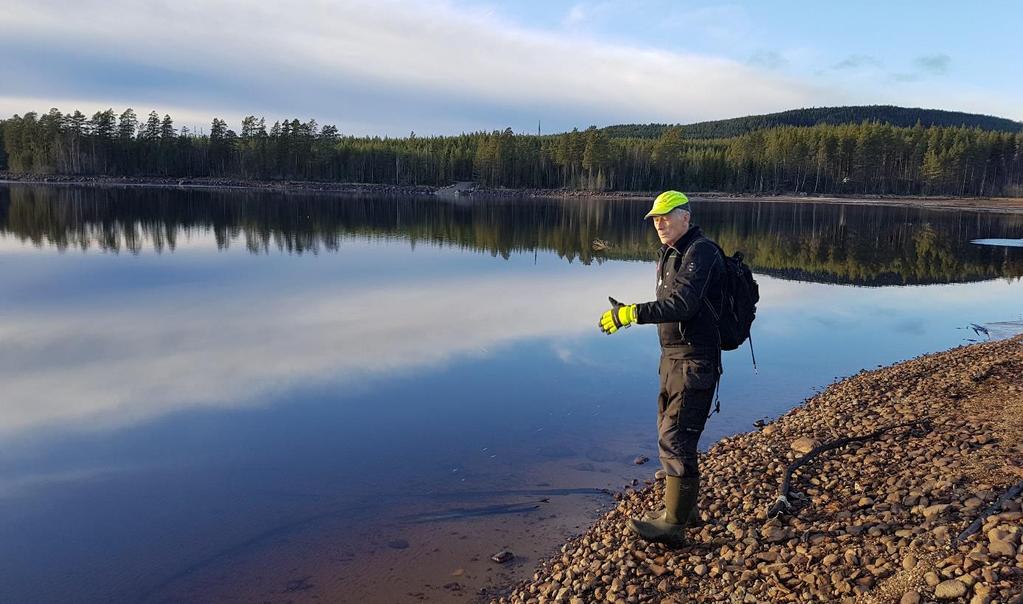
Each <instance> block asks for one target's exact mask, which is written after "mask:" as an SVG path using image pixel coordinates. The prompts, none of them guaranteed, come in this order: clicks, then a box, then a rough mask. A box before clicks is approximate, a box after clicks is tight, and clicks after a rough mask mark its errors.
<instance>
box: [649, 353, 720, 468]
mask: <svg viewBox="0 0 1023 604" xmlns="http://www.w3.org/2000/svg"><path fill="white" fill-rule="evenodd" d="M660 376H661V389H660V393H659V394H658V395H657V449H658V455H659V456H660V458H661V467H662V468H664V471H665V473H667V474H668V475H669V476H685V477H694V478H695V477H697V476H699V475H700V469H699V467H698V466H697V446H698V445H699V443H700V435H701V434H702V433H703V427H704V425H705V424H706V423H707V414H708V413H710V405H711V402H712V401H713V398H714V386H715V385H716V384H717V380H718V376H719V372H718V361H717V359H706V360H705V359H677V358H670V357H668V356H666V355H661V366H660Z"/></svg>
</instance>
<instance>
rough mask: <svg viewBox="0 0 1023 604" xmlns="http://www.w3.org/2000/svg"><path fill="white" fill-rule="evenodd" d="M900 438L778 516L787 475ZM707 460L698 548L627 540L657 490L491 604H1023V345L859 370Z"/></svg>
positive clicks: (1021, 340)
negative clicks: (829, 446)
mask: <svg viewBox="0 0 1023 604" xmlns="http://www.w3.org/2000/svg"><path fill="white" fill-rule="evenodd" d="M910 422H915V423H910ZM906 424H908V425H906ZM887 426H898V427H893V428H891V429H889V430H887V431H885V432H883V433H882V434H880V435H879V436H878V437H876V438H874V439H870V440H866V441H864V442H856V443H851V444H848V445H846V446H843V447H839V448H836V449H833V450H829V451H824V452H821V453H820V454H819V455H818V456H817V457H816V458H814V459H813V460H812V461H810V462H809V463H807V464H806V465H804V466H802V467H801V468H800V469H799V470H797V471H796V473H795V474H794V476H793V478H792V489H791V496H790V501H791V502H792V505H793V507H792V508H791V509H790V510H789V511H788V513H787V514H782V515H781V516H779V517H776V518H771V517H769V515H768V509H769V508H770V507H771V506H772V504H774V503H775V502H776V499H777V496H778V488H779V485H780V483H781V481H782V477H783V475H784V473H785V471H786V468H787V466H788V465H789V464H790V463H792V462H793V461H794V460H796V459H798V458H799V457H800V456H802V455H804V454H805V453H806V452H807V451H809V450H811V449H812V448H813V447H815V446H816V445H818V444H820V443H828V442H830V441H834V440H836V439H839V438H843V437H848V436H856V435H865V434H869V433H872V432H875V431H877V430H879V429H880V428H884V427H887ZM701 464H702V472H703V483H704V485H703V491H702V493H701V497H700V509H701V513H702V517H703V518H704V520H705V521H706V524H705V525H704V526H703V527H702V528H699V529H691V530H690V531H689V535H690V540H691V541H690V544H689V545H688V546H686V547H683V548H680V549H675V550H672V549H667V548H665V547H663V546H661V545H657V544H653V545H649V544H646V543H644V542H642V541H639V540H637V539H635V538H633V537H632V536H631V535H630V534H629V533H628V532H627V529H626V520H627V519H628V518H629V517H630V516H634V515H638V514H640V513H642V511H643V510H646V509H649V508H652V507H655V506H657V505H658V503H659V499H660V488H661V483H660V481H654V480H651V481H649V482H648V483H647V485H646V487H645V488H641V489H640V490H638V491H630V490H627V491H626V492H625V493H623V494H621V498H620V501H619V503H618V505H617V506H616V508H615V509H614V510H612V511H611V512H609V513H607V514H606V515H605V516H604V517H602V518H601V519H600V520H599V521H598V522H597V523H596V524H595V525H594V526H593V527H592V528H591V529H590V530H589V531H588V532H586V533H585V534H583V535H581V536H579V537H578V538H575V539H573V540H572V541H571V542H569V543H567V544H566V545H564V546H563V547H562V548H561V552H560V555H556V556H554V557H553V558H551V559H549V560H547V561H545V562H544V563H543V564H541V565H540V567H539V568H538V570H537V572H536V574H535V575H534V576H533V578H532V580H530V581H528V582H526V583H524V584H522V585H519V586H518V587H516V588H515V589H514V590H513V591H511V592H510V593H508V594H507V595H504V596H502V597H500V598H498V599H495V600H493V601H494V602H499V603H502V604H503V603H510V602H515V603H520V602H531V603H532V602H536V603H543V602H565V603H571V604H581V603H584V602H617V603H633V602H658V603H662V604H667V603H681V602H689V601H695V602H871V603H873V602H878V603H880V602H901V603H902V604H913V603H917V602H932V601H941V602H944V601H950V602H970V603H971V604H985V603H988V604H994V603H1012V604H1019V603H1021V602H1023V550H1021V535H1023V509H1021V505H1023V495H1021V494H1020V493H1019V492H1018V490H1016V492H1015V494H1014V495H1011V494H1012V490H1013V487H1016V486H1017V485H1020V484H1021V482H1023V336H1017V337H1015V338H1012V339H1008V340H1002V341H995V342H988V343H982V344H974V345H970V346H965V347H961V348H956V349H953V350H950V351H947V352H942V353H937V354H931V355H926V356H923V357H919V358H917V359H913V360H910V361H907V362H903V363H900V364H897V365H894V366H891V367H886V368H882V369H877V370H875V371H864V372H861V373H860V374H858V375H856V376H853V377H851V378H848V379H845V380H842V381H840V382H837V383H835V384H832V385H831V386H830V387H828V388H827V389H826V390H825V391H824V392H822V393H820V394H818V395H816V396H814V397H812V398H810V399H808V400H807V401H806V402H805V403H804V404H803V405H801V406H799V407H797V408H796V409H794V410H792V411H791V412H789V413H787V414H785V415H784V416H782V417H781V418H779V419H778V420H776V421H774V422H772V423H770V424H767V425H766V426H764V427H762V428H761V429H760V430H759V431H757V432H751V433H747V434H742V435H739V436H736V437H733V438H728V439H724V440H722V441H720V442H718V443H717V444H715V445H714V446H713V447H711V449H710V450H709V451H708V453H707V454H706V455H705V456H704V457H703V459H702V462H701ZM1010 495H1011V496H1010ZM978 520H979V522H976V521H978ZM971 524H973V525H974V527H975V528H976V529H977V530H976V531H975V532H974V533H973V534H971V535H969V536H965V537H963V538H962V539H961V540H960V539H959V537H960V534H961V533H963V532H964V531H965V530H966V529H967V528H968V527H970V526H971Z"/></svg>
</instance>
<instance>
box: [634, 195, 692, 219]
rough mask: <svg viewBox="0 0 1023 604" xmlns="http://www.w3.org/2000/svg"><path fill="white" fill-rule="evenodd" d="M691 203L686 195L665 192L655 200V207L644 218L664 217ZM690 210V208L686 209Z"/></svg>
mask: <svg viewBox="0 0 1023 604" xmlns="http://www.w3.org/2000/svg"><path fill="white" fill-rule="evenodd" d="M687 203H689V198H688V197H686V196H685V194H684V193H679V192H678V191H665V192H664V193H661V194H660V195H658V196H657V198H656V199H654V206H653V207H652V208H650V211H649V212H647V215H646V216H644V217H643V218H644V219H646V218H650V217H651V216H663V215H665V214H667V213H668V212H670V211H672V210H674V209H675V208H678V207H681V206H684V205H686V204H687ZM686 209H689V208H686Z"/></svg>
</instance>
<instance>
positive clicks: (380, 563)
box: [0, 185, 1023, 602]
mask: <svg viewBox="0 0 1023 604" xmlns="http://www.w3.org/2000/svg"><path fill="white" fill-rule="evenodd" d="M694 205H695V207H696V222H697V223H699V224H700V225H701V226H702V227H703V228H704V229H705V231H706V232H708V234H710V235H711V236H713V237H715V238H716V239H718V241H719V242H720V243H721V244H722V245H723V246H724V247H725V249H726V250H728V251H732V250H735V249H741V250H743V251H744V252H746V255H747V258H748V259H749V261H750V263H751V265H752V266H753V267H754V269H755V271H756V272H757V278H758V281H759V283H760V288H761V295H762V302H761V304H760V307H759V313H758V319H757V322H756V323H755V326H754V345H755V351H756V357H757V364H758V370H757V371H756V372H754V371H753V368H752V364H751V360H750V354H749V350H748V349H746V348H744V349H741V350H739V351H736V352H734V353H729V354H728V355H727V356H726V360H725V371H726V373H725V377H724V381H723V384H722V387H721V405H722V411H721V413H720V414H719V415H715V416H713V417H712V418H711V420H710V421H709V423H708V426H707V430H706V432H705V435H704V438H703V441H702V442H703V444H704V445H705V446H706V445H708V444H709V443H711V442H713V441H714V440H716V439H718V438H720V437H721V436H723V435H727V434H732V433H735V432H738V431H744V430H747V429H749V428H750V426H751V423H752V422H753V421H754V420H755V419H758V418H761V417H775V416H777V415H779V414H782V413H784V412H785V411H786V410H788V409H790V408H791V407H792V406H794V405H796V404H798V403H799V402H800V401H801V400H803V399H804V398H806V397H807V396H809V395H812V394H813V392H814V391H815V390H818V389H820V388H822V387H824V386H826V385H827V384H828V383H829V382H831V381H833V380H834V379H835V378H837V377H839V376H845V375H849V374H852V373H855V372H857V371H859V370H861V369H864V368H873V367H875V366H877V365H881V364H887V363H891V362H894V361H898V360H901V359H906V358H910V357H913V356H916V355H918V354H921V353H924V352H929V351H935V350H941V349H946V348H948V347H950V346H955V345H959V344H963V343H967V342H969V341H972V340H978V339H984V338H986V337H1004V336H1006V335H1009V334H1012V333H1016V332H1017V331H1018V326H1019V325H1020V322H1021V321H1023V304H1021V301H1023V285H1021V281H1020V280H1019V277H1020V276H1021V275H1023V250H1020V249H1013V248H1009V247H988V246H978V245H972V244H970V241H971V240H975V239H984V238H998V239H1013V238H1020V237H1023V217H1021V216H1014V215H1000V214H992V213H970V212H959V211H923V210H914V209H908V208H883V207H868V206H851V205H834V206H828V205H820V204H811V203H799V204H781V203H753V202H748V203H747V202H743V203H735V202H731V203H729V202H709V201H707V202H699V201H697V202H694ZM645 209H646V208H645V207H644V204H643V203H642V202H635V201H622V200H613V201H609V200H578V199H573V200H524V201H508V200H503V201H491V202H480V201H476V202H462V201H459V202H446V201H440V200H433V199H430V198H422V199H371V198H337V197H334V196H326V195H323V196H317V195H283V194H267V193H253V192H244V191H233V192H217V191H194V190H186V191H178V190H168V189H138V188H131V189H116V188H74V187H39V186H27V185H10V186H5V185H0V280H2V283H3V284H4V285H3V288H2V289H0V338H2V341H3V343H4V346H3V347H2V349H0V385H2V392H3V395H2V399H0V400H2V409H3V413H2V415H0V443H2V445H3V446H2V447H0V568H3V569H4V572H3V573H2V574H0V601H4V602H34V601H51V602H58V601H69V602H70V601H76V602H83V601H194V600H197V599H216V600H231V599H235V600H238V601H245V600H249V601H251V600H255V599H257V598H258V599H259V600H261V601H285V600H309V599H313V598H316V597H320V598H321V599H328V600H335V601H336V600H346V599H352V600H357V599H362V600H366V599H367V598H368V599H370V600H372V599H373V598H374V596H376V597H381V594H387V598H386V599H388V600H389V601H398V600H404V599H408V600H418V599H421V598H430V599H434V600H437V601H447V600H457V599H467V598H469V597H471V596H472V594H471V593H468V592H469V587H474V586H485V585H500V584H501V583H502V582H505V581H508V580H510V579H515V578H517V577H521V576H524V575H528V574H529V569H530V566H531V564H533V563H535V561H536V557H537V556H539V555H541V554H542V553H544V552H545V551H549V548H551V547H553V546H554V544H556V543H558V542H559V541H560V540H561V539H562V538H563V537H564V536H567V535H569V534H572V533H573V532H576V531H578V530H579V528H580V527H582V526H585V523H586V522H588V521H589V519H592V518H593V517H595V515H596V514H597V513H598V512H599V510H601V509H604V508H606V507H607V505H608V504H609V501H610V500H609V498H608V497H607V495H606V494H604V493H602V492H601V491H600V489H605V488H610V489H619V488H621V487H622V486H623V485H624V484H625V483H627V482H628V481H630V480H631V479H633V478H647V477H649V476H650V475H651V474H652V473H653V471H654V469H655V467H654V466H655V464H650V465H646V466H636V465H634V464H633V463H632V461H633V459H634V458H635V457H636V456H637V455H647V456H649V457H651V458H652V459H656V450H655V445H656V442H655V439H654V429H653V420H654V414H655V406H654V405H655V403H654V396H655V394H656V388H657V383H656V380H657V377H656V372H657V356H658V348H657V340H656V334H655V332H654V330H653V329H652V328H650V327H642V326H641V327H635V328H630V329H629V330H628V331H626V332H623V333H620V334H616V335H614V336H611V337H607V336H603V335H602V334H600V333H599V331H598V330H597V328H596V322H597V318H598V317H599V315H600V313H601V312H602V311H603V310H604V309H605V306H606V304H607V296H608V295H611V296H614V297H615V298H617V299H619V300H623V301H639V300H644V299H647V298H648V297H649V296H650V295H651V293H652V291H653V261H652V258H653V253H654V250H655V249H656V242H655V239H654V237H653V233H652V230H651V229H650V227H649V225H647V224H644V223H643V221H642V215H643V213H644V211H645ZM595 239H600V240H603V241H606V242H607V243H608V244H609V246H610V247H609V249H608V250H607V251H606V252H602V253H596V252H593V251H592V242H593V240H595ZM971 324H975V325H977V326H981V327H985V329H987V330H988V334H984V333H983V331H980V330H977V329H975V328H973V327H971ZM506 547H510V548H512V549H513V551H516V553H517V554H519V561H518V562H517V563H515V564H512V565H510V566H509V567H498V566H497V565H494V564H488V562H487V560H486V559H487V557H489V556H490V555H491V554H492V553H494V552H496V551H498V550H500V549H503V548H506ZM474 558H475V559H474ZM459 571H462V573H459ZM453 583H456V584H459V586H458V587H453V586H452V584H453Z"/></svg>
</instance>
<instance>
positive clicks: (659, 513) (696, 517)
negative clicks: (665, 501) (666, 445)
mask: <svg viewBox="0 0 1023 604" xmlns="http://www.w3.org/2000/svg"><path fill="white" fill-rule="evenodd" d="M696 480H697V481H699V477H696ZM665 485H667V482H665ZM697 491H699V486H697ZM664 511H665V507H664V506H663V505H662V506H661V507H659V508H657V509H655V510H647V511H646V512H643V518H642V520H645V521H647V522H651V521H653V520H661V519H663V518H664ZM705 524H707V523H706V522H704V521H703V517H701V516H700V508H699V506H698V505H697V504H695V503H694V504H693V507H692V509H691V510H690V511H689V517H688V518H687V519H686V528H700V527H702V526H704V525H705Z"/></svg>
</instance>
